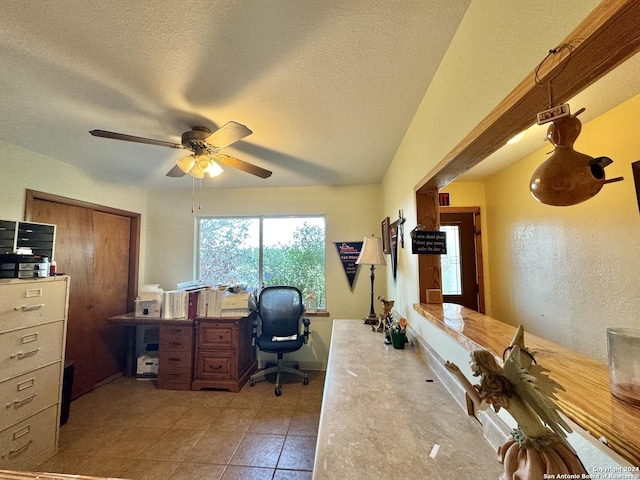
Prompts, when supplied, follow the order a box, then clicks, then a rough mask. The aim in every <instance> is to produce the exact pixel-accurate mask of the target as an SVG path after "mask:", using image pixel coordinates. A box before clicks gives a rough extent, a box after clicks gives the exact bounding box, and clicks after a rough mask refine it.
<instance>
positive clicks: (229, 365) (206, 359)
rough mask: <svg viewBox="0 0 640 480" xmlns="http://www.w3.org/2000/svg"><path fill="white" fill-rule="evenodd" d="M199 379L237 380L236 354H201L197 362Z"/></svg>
mask: <svg viewBox="0 0 640 480" xmlns="http://www.w3.org/2000/svg"><path fill="white" fill-rule="evenodd" d="M197 363H198V365H197V367H196V368H197V378H198V379H199V380H206V379H210V380H235V379H236V368H237V366H236V354H235V352H212V353H200V354H199V355H198V360H197Z"/></svg>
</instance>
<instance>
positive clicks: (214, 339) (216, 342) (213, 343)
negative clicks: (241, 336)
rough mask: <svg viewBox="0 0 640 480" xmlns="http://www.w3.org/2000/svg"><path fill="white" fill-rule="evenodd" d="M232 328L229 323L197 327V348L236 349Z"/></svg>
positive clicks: (215, 323) (205, 324)
mask: <svg viewBox="0 0 640 480" xmlns="http://www.w3.org/2000/svg"><path fill="white" fill-rule="evenodd" d="M235 338H236V336H235V335H234V326H233V324H230V323H217V322H214V323H204V322H203V323H201V324H200V325H199V326H198V348H199V349H204V350H217V349H221V348H222V349H234V348H236V342H235Z"/></svg>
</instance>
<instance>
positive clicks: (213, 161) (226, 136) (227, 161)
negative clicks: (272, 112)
mask: <svg viewBox="0 0 640 480" xmlns="http://www.w3.org/2000/svg"><path fill="white" fill-rule="evenodd" d="M89 133H90V134H91V135H93V136H94V137H103V138H113V139H115V140H124V141H127V142H137V143H146V144H148V145H157V146H160V147H170V148H182V149H185V150H191V152H192V154H191V155H189V156H188V157H184V158H180V159H178V160H176V166H175V167H173V168H172V169H171V170H169V172H167V177H182V176H184V175H186V174H187V173H188V174H189V175H191V176H192V177H195V178H204V176H205V174H208V175H209V176H210V177H215V176H216V175H219V174H220V173H222V165H226V166H229V167H233V168H237V169H238V170H242V171H243V172H247V173H250V174H252V175H255V176H257V177H260V178H269V177H270V176H271V172H270V171H269V170H265V169H264V168H261V167H258V166H256V165H252V164H251V163H247V162H245V161H243V160H239V159H237V158H234V157H230V156H229V155H225V154H222V153H218V152H219V151H220V149H222V148H224V147H226V146H228V145H231V144H232V143H235V142H237V141H238V140H240V139H242V138H244V137H246V136H248V135H251V134H252V133H253V132H252V131H251V130H249V129H248V128H247V127H246V126H244V125H242V124H240V123H237V122H233V121H232V122H228V123H226V124H224V125H223V126H222V127H220V128H219V129H218V130H216V131H215V132H213V133H212V132H211V130H209V129H208V128H206V127H192V128H191V130H189V131H188V132H184V133H183V134H182V143H172V142H165V141H162V140H154V139H151V138H143V137H136V136H134V135H125V134H123V133H115V132H107V131H105V130H91V131H90V132H89Z"/></svg>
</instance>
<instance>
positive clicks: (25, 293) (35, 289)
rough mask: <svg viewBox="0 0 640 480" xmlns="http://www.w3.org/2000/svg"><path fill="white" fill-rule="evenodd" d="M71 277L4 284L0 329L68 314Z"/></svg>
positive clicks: (53, 318) (1, 290) (31, 323)
mask: <svg viewBox="0 0 640 480" xmlns="http://www.w3.org/2000/svg"><path fill="white" fill-rule="evenodd" d="M66 288H67V280H66V279H65V280H49V281H46V280H45V281H39V282H22V283H8V284H2V283H0V332H3V331H5V330H10V329H14V328H21V327H27V326H29V325H34V324H37V323H41V322H45V321H49V320H58V319H60V320H62V319H63V318H64V317H65V314H66V307H67V304H66V302H67V296H66Z"/></svg>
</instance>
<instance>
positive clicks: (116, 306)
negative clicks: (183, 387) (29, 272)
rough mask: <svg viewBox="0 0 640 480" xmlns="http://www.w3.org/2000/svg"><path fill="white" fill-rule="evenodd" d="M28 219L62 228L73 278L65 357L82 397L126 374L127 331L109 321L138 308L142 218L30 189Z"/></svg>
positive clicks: (62, 248) (64, 264) (59, 257)
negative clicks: (110, 378) (118, 374)
mask: <svg viewBox="0 0 640 480" xmlns="http://www.w3.org/2000/svg"><path fill="white" fill-rule="evenodd" d="M25 220H27V221H33V222H42V223H50V224H54V225H56V244H55V260H56V263H57V270H58V272H60V273H65V274H67V275H69V276H70V277H71V282H70V287H69V314H68V322H67V341H66V350H65V358H66V359H67V360H70V361H74V362H75V368H74V382H73V391H72V398H77V397H78V396H80V395H83V394H85V393H87V392H89V391H91V390H93V388H94V387H95V385H96V384H97V383H98V382H100V381H102V380H105V379H106V378H108V377H110V376H112V375H114V374H117V373H118V372H120V371H122V370H123V369H124V363H125V347H126V342H125V339H124V332H123V331H122V329H119V328H114V327H113V326H110V325H109V324H108V323H107V319H108V318H109V317H111V316H114V315H119V314H121V313H126V312H129V311H132V310H133V307H134V300H135V295H136V292H137V284H138V257H139V253H138V245H139V236H140V214H137V213H132V212H125V211H121V210H117V209H113V208H109V207H104V206H100V205H94V204H90V203H86V202H79V201H76V200H72V199H68V198H64V197H59V196H56V195H50V194H46V193H42V192H36V191H33V190H27V199H26V204H25Z"/></svg>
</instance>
